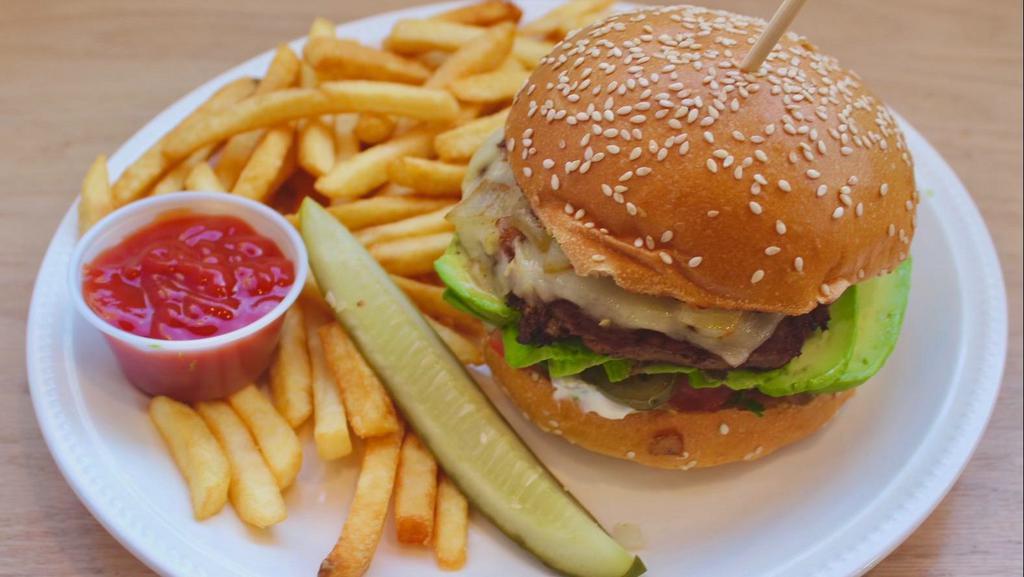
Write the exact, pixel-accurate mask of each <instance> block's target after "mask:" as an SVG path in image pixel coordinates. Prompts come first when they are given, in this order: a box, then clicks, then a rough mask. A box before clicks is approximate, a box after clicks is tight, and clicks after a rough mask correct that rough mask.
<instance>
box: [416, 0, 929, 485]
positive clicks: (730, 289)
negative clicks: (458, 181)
mask: <svg viewBox="0 0 1024 577" xmlns="http://www.w3.org/2000/svg"><path fill="white" fill-rule="evenodd" d="M764 26H765V22H764V21H763V20H759V19H756V18H752V17H747V16H742V15H738V14H733V13H730V12H724V11H719V10H710V9H706V8H699V7H693V6H676V7H667V8H656V9H646V10H640V11H635V12H628V13H623V14H618V15H615V16H612V17H610V18H608V19H606V20H604V21H602V22H599V23H596V24H593V25H591V26H588V27H586V28H583V29H581V30H578V31H576V32H575V33H573V34H571V35H570V36H568V37H567V38H566V39H565V40H564V41H562V42H561V43H560V44H558V45H557V46H556V47H555V49H554V50H553V51H552V52H551V53H550V54H549V55H548V56H546V57H545V58H544V59H543V60H542V61H541V62H540V64H539V65H538V67H537V68H536V69H535V70H534V71H533V73H532V75H531V76H530V78H529V79H528V81H527V82H526V83H525V84H524V86H523V87H522V89H521V90H520V91H519V93H518V95H517V97H516V99H515V101H514V103H513V104H512V106H511V109H510V112H509V116H508V120H507V122H506V124H505V127H504V130H503V132H502V133H501V134H498V135H495V136H494V137H492V139H491V140H490V141H489V142H488V143H487V144H486V145H485V146H484V147H483V148H482V149H481V150H480V151H479V152H478V153H477V154H476V156H475V157H474V158H473V160H472V162H471V165H470V168H469V173H468V175H467V178H466V181H465V182H464V184H463V198H462V201H461V202H460V203H459V204H458V205H457V206H456V207H455V208H454V209H453V210H452V211H451V213H450V214H449V217H448V218H449V219H450V220H451V222H452V223H453V224H454V227H455V230H456V235H455V240H454V241H453V243H452V245H451V246H450V247H449V249H448V251H447V252H446V254H445V255H444V256H443V257H442V258H441V259H440V260H439V261H438V262H437V264H436V268H437V271H438V274H439V276H440V277H441V279H442V280H443V281H444V283H445V284H446V286H447V289H446V292H445V295H446V298H447V299H448V300H449V302H451V303H452V304H454V305H455V306H457V307H459V308H461V309H463V310H465V311H468V312H470V313H472V314H474V315H476V316H478V317H480V318H481V319H483V320H484V321H486V323H487V324H488V326H490V327H492V329H493V332H492V334H491V338H490V341H489V343H488V346H487V350H486V358H487V363H488V364H489V366H490V368H491V370H492V372H493V374H494V376H495V378H496V379H497V380H498V381H499V382H500V383H501V384H502V386H503V388H504V389H505V390H506V391H507V394H508V395H509V396H510V397H511V399H512V401H514V402H515V403H516V404H517V405H518V406H519V408H520V409H521V410H522V411H523V413H524V414H525V415H526V416H527V417H528V418H529V419H530V420H532V421H533V422H534V423H535V424H536V425H537V426H539V427H540V428H542V429H543V430H545V431H549V432H551V433H553V434H556V435H559V436H561V437H563V438H565V439H566V440H568V441H570V442H572V443H575V444H577V445H579V446H581V447H584V448H586V449H590V450H592V451H596V452H598V453H602V454H605V455H610V456H612V457H618V458H621V459H627V460H631V461H635V462H637V463H641V464H644V465H648V466H653V467H660V468H669V469H684V470H685V469H691V468H695V467H710V466H715V465H720V464H723V463H728V462H732V461H739V460H751V459H757V458H760V457H763V456H765V455H768V454H771V453H772V452H774V451H776V450H777V449H779V448H781V447H783V446H785V445H788V444H790V443H793V442H795V441H798V440H800V439H802V438H804V437H807V436H808V435H810V434H812V433H813V432H815V431H817V430H818V429H820V428H821V427H822V426H823V425H824V424H825V423H826V422H828V421H829V419H831V418H832V416H833V415H834V414H835V413H836V412H837V411H838V410H839V409H840V407H841V406H842V405H843V404H844V403H845V402H846V401H848V400H849V399H850V398H851V396H852V395H853V392H854V389H855V388H856V387H857V386H859V385H861V384H862V383H864V382H865V381H866V380H868V379H869V378H870V377H872V376H873V375H874V374H875V373H876V372H877V371H878V370H879V369H880V368H881V367H882V365H883V364H884V363H885V361H886V358H887V357H888V356H889V354H890V353H891V352H892V350H893V347H894V346H895V343H896V340H897V338H898V335H899V332H900V326H901V324H902V319H903V313H904V309H905V307H906V303H907V295H908V291H909V277H910V259H909V248H910V242H911V239H912V237H913V235H914V230H915V225H916V219H915V211H916V207H917V204H918V195H917V192H916V189H915V185H914V171H913V163H912V160H911V156H910V152H909V150H908V149H907V146H906V142H905V140H904V137H903V134H902V133H901V131H900V128H899V126H898V124H897V122H896V121H895V119H894V117H893V115H892V114H891V112H890V111H889V110H888V109H887V108H886V106H885V105H884V104H883V102H882V101H881V100H879V98H878V97H876V96H875V95H874V94H872V93H871V92H870V91H868V89H867V88H866V87H865V86H864V84H863V83H862V81H861V79H860V77H858V76H857V75H856V74H855V73H853V72H851V71H849V70H846V69H844V68H842V67H841V66H840V65H839V64H838V62H837V61H836V60H835V59H834V58H832V57H830V56H828V55H826V54H823V53H822V52H821V51H819V50H818V48H817V47H815V46H814V45H813V44H811V43H810V42H809V41H808V40H807V39H806V38H804V37H803V36H799V35H797V34H795V33H787V34H786V35H784V37H783V38H782V39H781V40H780V41H779V42H778V43H777V45H776V46H775V47H774V48H773V50H772V51H771V53H770V54H769V55H768V57H767V58H766V59H765V60H764V62H763V63H762V64H761V66H760V68H759V69H757V70H756V71H751V72H746V71H743V70H741V69H740V65H739V63H740V62H741V61H742V59H743V56H744V55H745V54H746V53H747V51H748V50H749V49H750V47H751V45H752V44H753V43H754V41H755V39H756V38H757V36H758V35H759V33H760V32H761V31H762V29H763V28H764Z"/></svg>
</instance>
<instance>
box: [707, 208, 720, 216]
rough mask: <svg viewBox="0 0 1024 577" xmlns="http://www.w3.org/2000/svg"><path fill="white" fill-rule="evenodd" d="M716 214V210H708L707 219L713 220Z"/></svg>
mask: <svg viewBox="0 0 1024 577" xmlns="http://www.w3.org/2000/svg"><path fill="white" fill-rule="evenodd" d="M718 214H719V213H718V211H717V210H709V211H708V218H715V217H716V216H718Z"/></svg>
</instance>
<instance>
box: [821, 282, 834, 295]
mask: <svg viewBox="0 0 1024 577" xmlns="http://www.w3.org/2000/svg"><path fill="white" fill-rule="evenodd" d="M821 294H823V295H825V296H830V295H831V294H832V287H830V286H828V285H827V284H822V285H821Z"/></svg>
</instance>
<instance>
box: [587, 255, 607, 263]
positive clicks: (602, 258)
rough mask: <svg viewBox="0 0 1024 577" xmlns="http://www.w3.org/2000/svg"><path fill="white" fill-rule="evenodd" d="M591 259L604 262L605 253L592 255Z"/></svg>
mask: <svg viewBox="0 0 1024 577" xmlns="http://www.w3.org/2000/svg"><path fill="white" fill-rule="evenodd" d="M590 259H591V260H593V261H594V262H604V255H603V254H595V255H591V257H590Z"/></svg>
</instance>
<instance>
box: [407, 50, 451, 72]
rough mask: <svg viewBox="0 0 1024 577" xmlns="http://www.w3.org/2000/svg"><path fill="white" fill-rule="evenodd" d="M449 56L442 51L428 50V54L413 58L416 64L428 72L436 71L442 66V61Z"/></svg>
mask: <svg viewBox="0 0 1024 577" xmlns="http://www.w3.org/2000/svg"><path fill="white" fill-rule="evenodd" d="M449 55H450V53H449V52H445V51H444V50H430V51H429V52H423V53H421V54H416V55H414V56H413V58H415V59H416V62H419V63H420V64H422V65H424V66H426V67H427V68H429V69H430V70H437V69H438V68H440V67H441V65H442V64H444V61H445V60H447V59H448V56H449Z"/></svg>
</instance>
